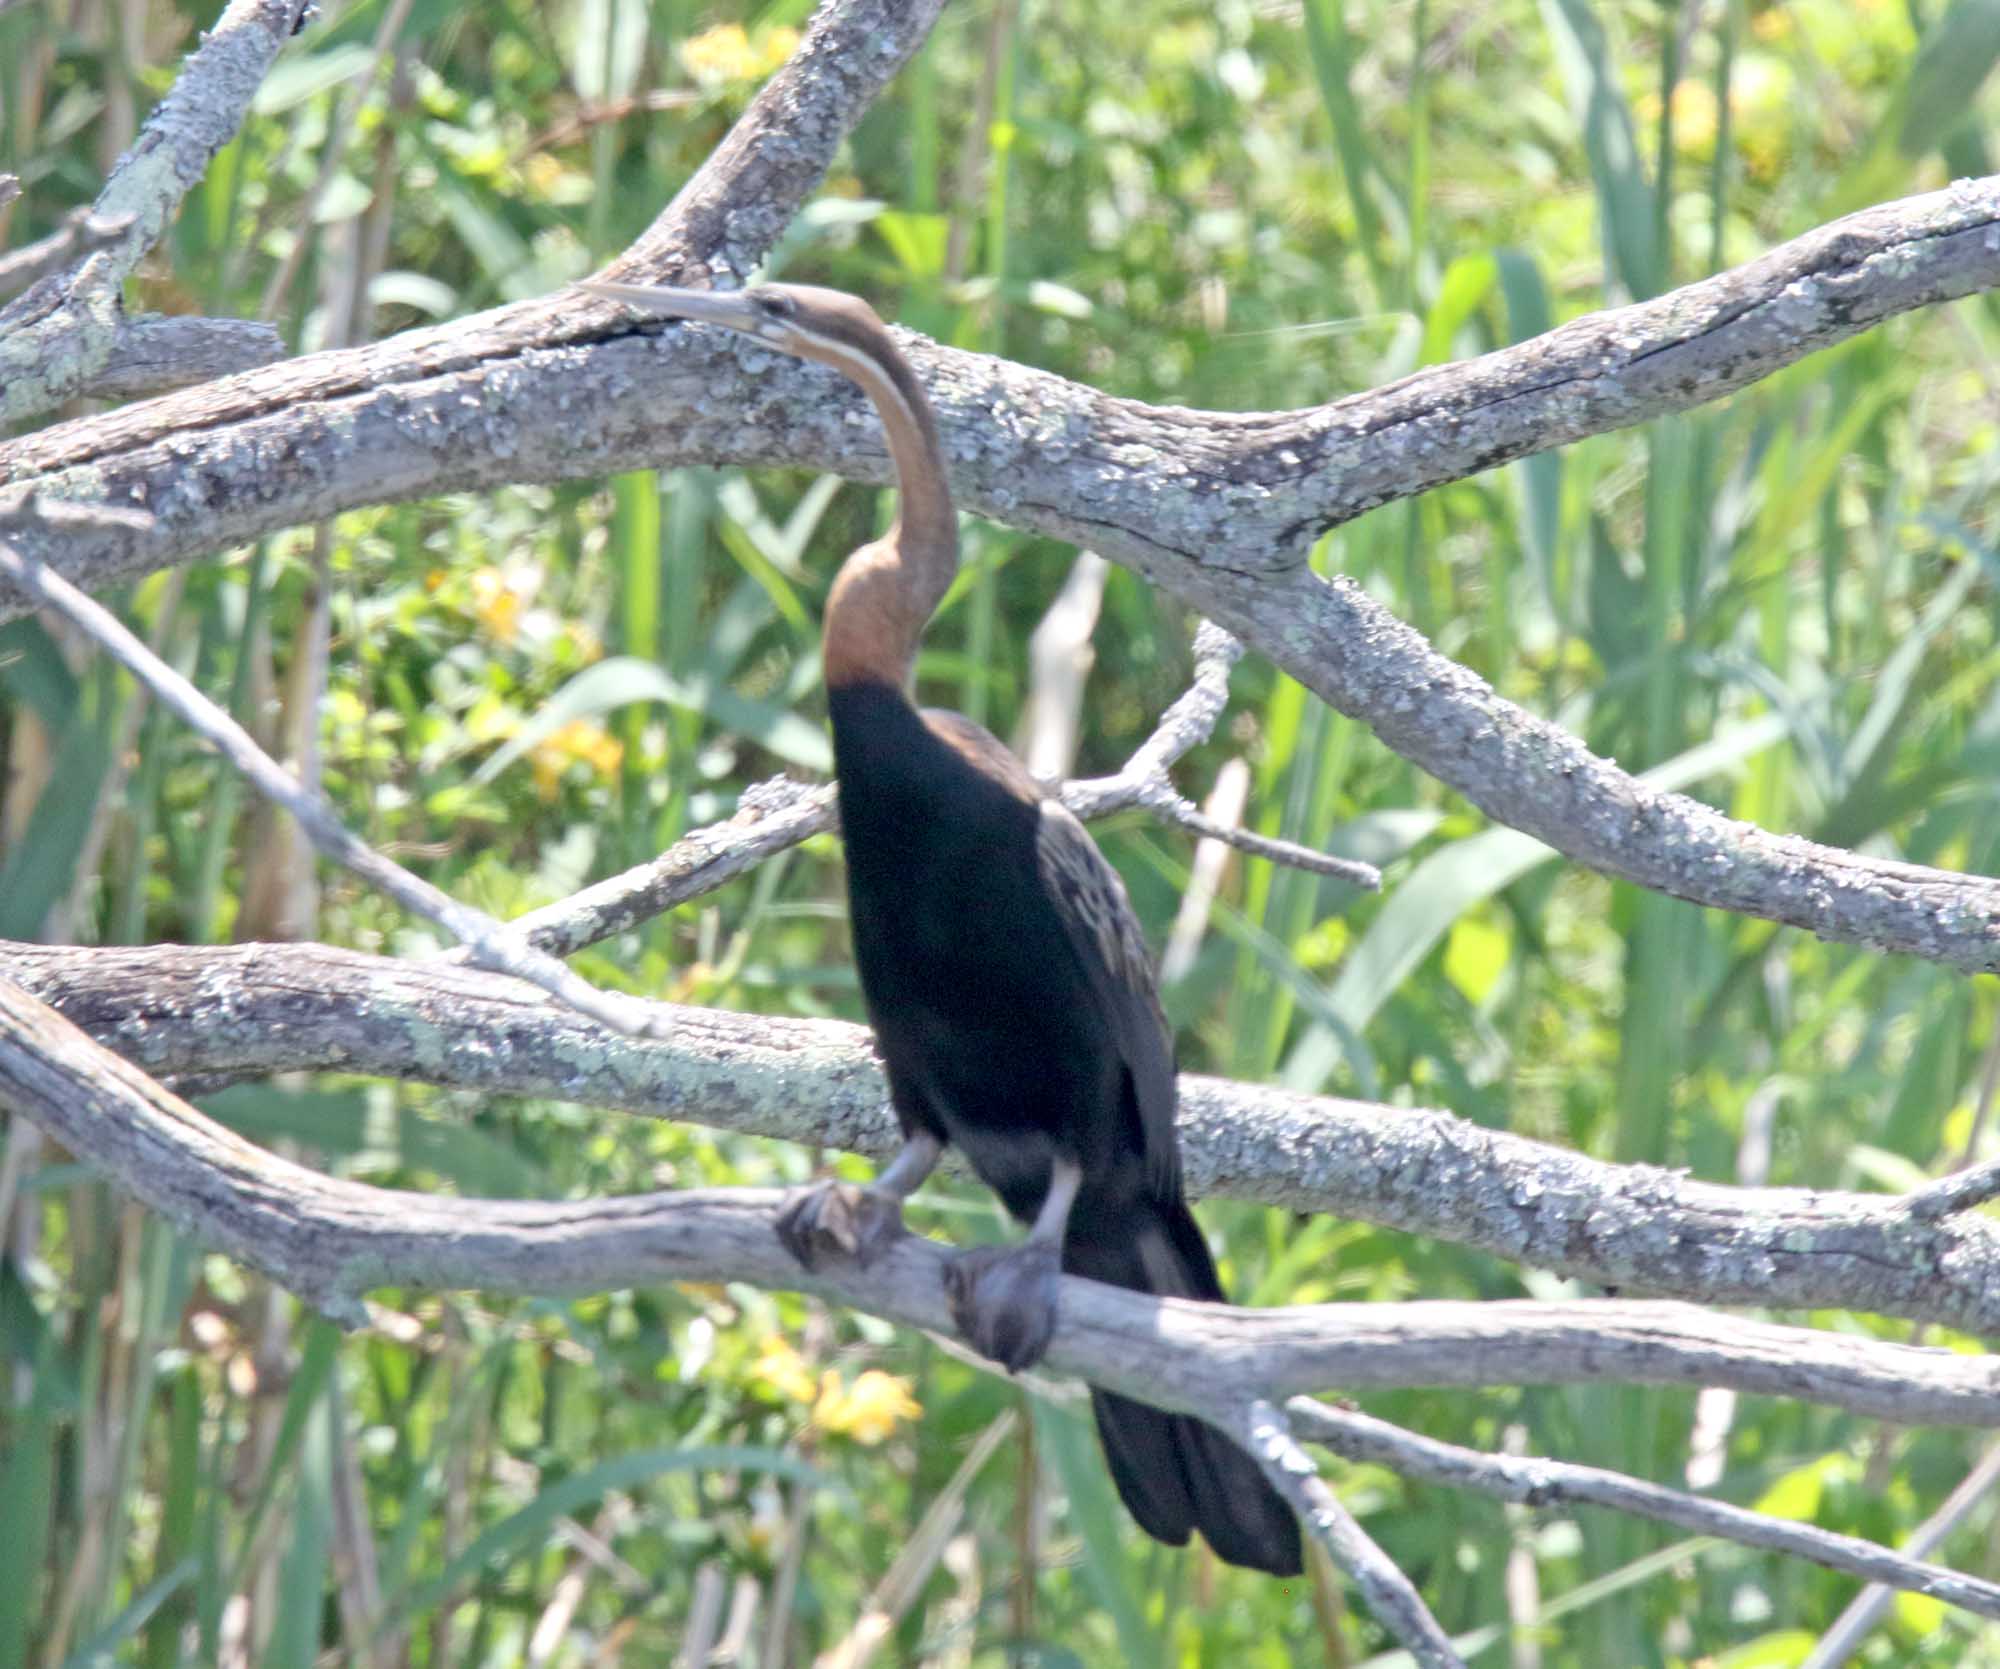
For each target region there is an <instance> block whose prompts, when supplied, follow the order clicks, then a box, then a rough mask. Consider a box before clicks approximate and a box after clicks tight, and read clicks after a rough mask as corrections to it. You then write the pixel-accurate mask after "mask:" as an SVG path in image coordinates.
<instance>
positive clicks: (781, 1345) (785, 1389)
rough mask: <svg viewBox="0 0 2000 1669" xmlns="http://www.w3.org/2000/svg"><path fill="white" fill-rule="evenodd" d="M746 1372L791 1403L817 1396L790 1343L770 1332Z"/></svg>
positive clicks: (799, 1356)
mask: <svg viewBox="0 0 2000 1669" xmlns="http://www.w3.org/2000/svg"><path fill="white" fill-rule="evenodd" d="M750 1372H751V1373H752V1374H753V1375H754V1376H755V1377H756V1378H758V1379H761V1380H763V1381H764V1383H765V1384H766V1385H768V1386H770V1387H771V1389H772V1390H774V1391H776V1392H777V1393H778V1394H779V1395H780V1396H783V1397H790V1398H791V1399H792V1401H793V1402H811V1401H812V1400H813V1398H814V1397H815V1396H817V1395H818V1393H819V1388H818V1387H817V1386H816V1385H814V1384H813V1376H812V1370H811V1369H810V1368H808V1367H807V1366H806V1363H805V1358H804V1357H803V1356H801V1355H800V1354H799V1353H798V1352H797V1351H796V1350H794V1349H793V1348H792V1342H791V1340H789V1339H787V1338H783V1337H781V1336H780V1335H778V1334H776V1333H773V1334H772V1335H771V1336H770V1337H769V1338H768V1339H766V1340H765V1341H764V1342H763V1344H762V1345H761V1346H759V1347H758V1355H757V1360H756V1362H755V1363H754V1364H753V1365H752V1366H751V1369H750Z"/></svg>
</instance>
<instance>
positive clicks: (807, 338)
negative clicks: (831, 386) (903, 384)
mask: <svg viewBox="0 0 2000 1669" xmlns="http://www.w3.org/2000/svg"><path fill="white" fill-rule="evenodd" d="M577 288H578V289H580V290H587V291H589V292H590V293H591V294H592V295H594V296H602V297H604V299H605V300H607V301H622V302H624V303H625V305H626V306H628V307H634V308H638V309H639V310H640V311H642V312H646V313H655V314H658V315H660V316H661V317H663V318H668V319H692V320H695V321H697V322H699V323H701V324H711V325H722V326H723V327H725V328H726V329H729V330H735V331H741V332H742V333H743V334H744V335H745V336H754V337H755V338H756V339H757V340H758V341H760V342H764V343H768V344H769V345H770V346H771V347H774V348H776V349H778V350H779V351H780V352H783V353H789V354H796V355H797V356H798V357H799V358H801V359H817V360H820V361H821V362H822V363H826V364H832V365H835V366H841V365H842V364H843V362H844V361H845V360H847V359H848V357H849V356H851V355H852V354H854V353H856V352H863V351H871V350H874V349H875V344H876V343H877V342H879V341H881V340H882V339H883V336H884V333H883V330H882V321H881V320H880V319H878V318H877V317H876V316H875V310H874V309H873V308H871V307H870V306H869V305H868V304H867V303H866V302H865V301H861V300H859V299H857V298H856V297H854V296H850V295H846V294H844V293H843V292H841V291H839V290H823V289H820V288H819V287H818V286H816V285H811V284H757V285H753V286H752V287H751V288H749V289H747V290H684V289H678V288H675V287H673V286H670V285H665V284H621V283H615V282H610V281H607V280H604V279H596V278H590V279H585V280H583V281H582V282H580V283H579V284H578V285H577ZM875 351H879V350H875Z"/></svg>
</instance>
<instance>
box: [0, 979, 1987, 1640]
mask: <svg viewBox="0 0 2000 1669" xmlns="http://www.w3.org/2000/svg"><path fill="white" fill-rule="evenodd" d="M0 1109H5V1110H7V1111H9V1112H11V1113H13V1114H15V1115H17V1116H23V1117H27V1118H30V1119H32V1120H34V1121H35V1122H36V1123H37V1124H38V1125H40V1126H41V1127H42V1128H43V1129H44V1130H45V1131H47V1132H48V1133H49V1134H50V1135H51V1136H53V1137H55V1138H56V1139H57V1140H58V1141H60V1142H62V1143H63V1145H64V1146H66V1147H67V1148H68V1149H69V1150H70V1151H71V1152H73V1153H76V1154H77V1155H79V1156H80V1157H82V1158H83V1159H85V1160H86V1161H88V1162H89V1163H90V1164H91V1165H93V1166H94V1167H95V1168H97V1169H98V1170H100V1171H101V1172H103V1173H104V1174H105V1175H107V1176H108V1177H109V1178H110V1179H111V1180H112V1181H114V1182H115V1183H116V1184H117V1185H118V1186H119V1187H120V1188H122V1189H123V1190H124V1191H126V1192H127V1193H129V1194H131V1195H132V1196H133V1197H134V1198H136V1199H138V1200H141V1201H142V1202H144V1203H145V1204H146V1205H148V1206H150V1207H151V1208H152V1209H153V1210H155V1211H157V1212H159V1213H160V1214H161V1215H162V1216H163V1217H165V1218H166V1219H167V1220H168V1221H170V1222H172V1223H174V1224H175V1225H176V1226H178V1227H179V1228H180V1229H182V1230H183V1231H184V1232H186V1233H188V1234H189V1235H191V1236H193V1237H194V1238H195V1239H197V1240H198V1241H200V1242H201V1243H203V1244H205V1245H209V1246H213V1247H215V1248H216V1249H218V1250H221V1251H223V1252H226V1253H228V1254H229V1255H231V1256H233V1257H236V1258H238V1259H240V1260H241V1261H243V1262H244V1263H246V1264H249V1265H250V1266H252V1267H254V1268H256V1269H259V1270H261V1271H262V1272H263V1273H265V1274H267V1275H269V1276H270V1277H271V1278H273V1279H274V1280H276V1281H278V1282H279V1283H281V1284H282V1285H284V1286H286V1287H289V1288H290V1289H292V1290H293V1291H295V1292H297V1293H299V1294H300V1295H301V1296H302V1297H304V1298H305V1299H307V1300H308V1301H309V1302H311V1303H313V1304H315V1305H316V1306H318V1307H319V1308H321V1309H322V1310H323V1311H325V1312H326V1313H327V1314H329V1315H331V1316H333V1317H335V1318H336V1319H339V1320H342V1321H345V1322H347V1323H349V1324H355V1325H358V1324H360V1323H362V1322H363V1321H365V1320H366V1318H367V1310H366V1308H365V1306H364V1305H363V1304H362V1302H361V1297H362V1295H363V1294H364V1293H366V1292H368V1291H369V1290H370V1289H371V1288H374V1287H377V1286H389V1285H393V1286H398V1287H428V1288H439V1287H444V1288H462V1287H471V1288H476V1289H479V1290H483V1291H489V1292H499V1293H509V1294H520V1295H526V1294H542V1295H552V1296H553V1295H562V1294H569V1293H578V1292H594V1291H601V1290H605V1289H607V1288H613V1287H624V1286H633V1287H640V1286H657V1285H661V1284H664V1283H666V1282H669V1281H677V1280H678V1281H717V1280H743V1281H749V1282H752V1283H754V1284H757V1285H761V1286H765V1287H772V1288H794V1289H798V1290H803V1291H808V1292H812V1293H814V1294H816V1295H818V1296H820V1297H823V1298H825V1299H828V1300H829V1301H832V1302H836V1303H840V1304H843V1305H847V1306H850V1307H853V1308H859V1309H866V1310H870V1311H873V1312H874V1313H876V1314H878V1315H882V1316H884V1317H887V1318H888V1319H890V1320H893V1321H896V1322H898V1323H900V1324H902V1325H904V1326H912V1327H921V1328H926V1329H929V1330H933V1331H947V1330H948V1329H949V1322H948V1310H947V1305H946V1301H945V1296H944V1285H943V1270H944V1267H945V1260H946V1257H947V1252H946V1250H945V1248H943V1247H941V1246H939V1245H937V1244H936V1243H934V1242H932V1241H929V1240H925V1239H922V1238H918V1237H914V1236H913V1237H909V1238H906V1239H905V1240H903V1241H901V1242H899V1243H898V1244H897V1245H895V1246H894V1247H893V1248H891V1249H890V1251H889V1252H888V1253H887V1254H886V1255H885V1256H883V1257H882V1258H881V1259H880V1260H879V1261H878V1262H876V1263H875V1264H873V1265H872V1266H871V1267H870V1268H869V1269H868V1270H866V1271H862V1270H859V1269H855V1268H832V1267H822V1268H820V1269H817V1270H813V1271H806V1270H803V1269H801V1268H800V1267H799V1266H798V1264H797V1263H795V1262H794V1261H793V1260H792V1258H791V1256H790V1254H789V1253H787V1252H786V1251H785V1250H784V1249H783V1247H782V1246H781V1245H780V1243H779V1241H778V1238H777V1236H776V1235H775V1234H774V1233H773V1232H772V1227H771V1222H772V1217H773V1215H774V1213H775V1211H776V1208H777V1206H778V1203H779V1201H780V1199H781V1197H782V1196H780V1195H779V1194H777V1193H775V1192H773V1191H770V1190H762V1189H716V1190H699V1189H697V1190H684V1191H680V1192H673V1193H663V1194H643V1195H634V1196H627V1197H623V1198H615V1199H608V1200H577V1201H539V1200H535V1201H528V1200H467V1199H450V1200H447V1199H438V1198H433V1197H431V1196H428V1195H421V1194H410V1193H404V1192H399V1191H395V1190H390V1189H382V1188H375V1187H371V1186H368V1185H367V1184H364V1183H358V1182H352V1181H348V1180H345V1179H341V1178H335V1177H328V1176H324V1175H321V1174H320V1173H318V1172H315V1171H312V1170H309V1169H307V1168H306V1167H304V1166H301V1165H297V1164H294V1163H292V1162H291V1161H289V1160H285V1159H281V1158H279V1157H277V1156H276V1155H273V1154H270V1153H267V1152H265V1151H264V1150H262V1149H260V1148H257V1147H255V1146H253V1145H252V1144H250V1143H248V1142H245V1141H243V1140H242V1139H240V1138H239V1137H237V1136H234V1135H233V1134H231V1133H230V1132H229V1131H227V1130H225V1129H223V1128H222V1127H221V1126H219V1125H217V1124H215V1123H214V1122H213V1121H212V1120H210V1119H208V1118H206V1117H204V1116H203V1115H202V1114H201V1113H199V1112H197V1111H195V1109H193V1108H192V1107H190V1106H188V1105H187V1104H186V1103H185V1102H183V1101H181V1100H180V1099H179V1098H178V1097H176V1096H174V1095H173V1094H171V1093H170V1092H168V1091H167V1090H165V1089H163V1088H162V1087H161V1086H160V1085H159V1084H157V1083H156V1082H154V1081H153V1080H152V1079H151V1078H149V1077H147V1076H146V1074H145V1073H143V1072H142V1071H140V1070H139V1069H138V1068H137V1067H135V1066H133V1065H131V1064H130V1063H129V1062H127V1061H125V1060H124V1059H122V1058H120V1057H118V1056H116V1055H113V1054H111V1053H110V1052H109V1051H107V1050H105V1049H103V1048H102V1047H100V1046H99V1045H98V1044H96V1043H94V1042H93V1041H92V1040H91V1039H90V1038H89V1037H87V1036H86V1035H85V1034H84V1033H83V1032H81V1031H79V1030H78V1029H77V1028H76V1027H74V1026H72V1025H71V1024H70V1023H69V1022H68V1021H66V1020H64V1019H63V1018H62V1017H61V1016H60V1015H59V1014H57V1013H55V1012H54V1011H53V1010H52V1009H50V1008H49V1007H47V1006H46V1005H44V1004H42V1003H40V1002H38V1001H37V1000H36V999H35V998H34V997H33V996H31V995H30V994H29V993H28V992H27V991H25V990H24V989H22V988H21V987H20V986H18V985H15V984H14V983H12V982H11V981H8V980H5V979H4V978H0ZM1061 1304H1062V1310H1061V1316H1060V1320H1059V1322H1058V1325H1057V1329H1056V1334H1055V1338H1054V1340H1053V1343H1052V1345H1051V1347H1050V1353H1049V1357H1048V1363H1047V1366H1048V1368H1049V1369H1050V1370H1051V1371H1053V1372H1056V1373H1064V1374H1072V1375H1075V1376H1077V1377H1080V1378H1084V1379H1088V1380H1090V1381H1092V1382H1093V1383H1095V1384H1100V1385H1103V1386H1105V1387H1107V1388H1109V1389H1112V1390H1116V1391H1121V1392H1123V1393H1125V1394H1127V1395H1130V1396H1137V1397H1140V1398H1142V1399H1144V1400H1145V1401H1147V1402H1150V1403H1153V1404H1155V1405H1156V1406H1159V1407H1162V1408H1169V1409H1175V1410H1180V1411H1183V1412H1186V1413H1190V1414H1195V1415H1198V1416H1200V1417H1201V1418H1204V1419H1209V1420H1214V1421H1217V1422H1218V1423H1220V1424H1222V1425H1223V1426H1224V1427H1225V1428H1227V1429H1230V1430H1232V1431H1234V1432H1236V1433H1237V1434H1238V1436H1239V1439H1243V1438H1248V1437H1250V1436H1251V1435H1252V1433H1251V1430H1250V1425H1251V1424H1252V1423H1254V1422H1252V1421H1251V1420H1250V1417H1249V1416H1248V1414H1247V1413H1246V1411H1247V1410H1251V1409H1252V1408H1253V1407H1254V1406H1255V1404H1256V1402H1257V1399H1259V1398H1260V1397H1261V1398H1265V1399H1267V1400H1268V1401H1270V1402H1276V1401H1278V1400H1281V1399H1283V1398H1285V1397H1288V1396H1291V1395H1293V1394H1296V1393H1301V1392H1306V1391H1310V1390H1312V1389H1314V1388H1316V1387H1319V1386H1322V1385H1327V1384H1341V1385H1345V1386H1348V1387H1352V1388H1357V1389H1359V1388H1368V1387H1380V1386H1413V1385H1454V1386H1470V1385H1484V1384H1496V1383H1505V1384H1516V1383H1519V1384H1573V1383H1581V1382H1584V1381H1589V1382H1593V1383H1601V1382H1605V1381H1612V1382H1620V1381H1624V1382H1631V1383H1641V1384H1673V1385H1724V1386H1729V1387H1733V1388H1735V1389H1738V1390H1743V1391H1753V1392H1760V1393H1765V1394H1771V1395H1783V1396H1791V1397H1796V1398H1800V1399H1803V1400H1807V1401H1813V1402H1819V1403H1824V1404H1827V1405H1829V1406H1833V1407H1839V1408H1846V1409H1851V1410H1853V1411H1854V1412H1857V1413H1862V1414H1868V1415H1873V1416H1875V1417H1878V1418H1883V1419H1890V1420H1896V1421H1899V1422H1902V1423H1936V1424H1967V1425H1989V1426H1991V1425H2000V1363H1995V1362H1994V1361H1992V1360H1991V1359H1989V1358H1983V1357H1971V1356H1962V1355H1959V1354H1957V1353H1954V1352H1951V1351H1945V1350H1931V1349H1918V1348H1914V1347H1911V1346H1908V1345H1895V1344H1886V1343H1882V1342H1879V1341H1876V1340H1873V1339H1869V1338H1865V1337H1858V1336H1848V1335H1836V1334H1830V1333H1821V1332H1815V1331H1812V1330H1809V1329H1805V1328H1795V1327H1780V1326H1774V1325H1771V1324H1769V1323H1765V1322H1757V1321H1747V1320H1741V1319H1737V1318H1730V1317H1723V1316H1717V1315H1713V1314H1709V1313H1706V1312H1704V1311H1702V1310H1699V1309H1696V1308H1694V1307H1692V1306H1688V1305H1680V1304H1668V1303H1641V1302H1611V1301H1604V1300H1597V1301H1584V1302H1577V1303H1536V1302H1501V1303H1489V1304H1479V1303H1412V1304H1329V1305H1317V1306H1302V1307H1294V1308H1290V1309H1274V1310H1248V1309H1232V1308H1231V1307H1229V1306H1227V1305H1211V1304H1197V1303H1191V1302H1188V1301H1186V1300H1182V1299H1157V1298H1151V1297H1148V1296H1145V1295H1142V1294H1138V1293H1133V1292H1127V1291H1124V1290H1122V1289H1119V1288H1115V1287H1107V1286H1101V1285H1099V1284H1097V1283H1096V1282H1091V1281H1081V1280H1076V1279H1073V1278H1066V1279H1065V1280H1064V1281H1063V1285H1062V1299H1061ZM1269 1423H1270V1422H1269V1421H1266V1422H1265V1424H1267V1425H1268V1424H1269ZM1267 1452H1269V1453H1271V1454H1273V1455H1274V1456H1275V1455H1277V1452H1278V1451H1277V1449H1276V1448H1273V1447H1271V1446H1270V1445H1268V1444H1267ZM1289 1452H1290V1451H1289V1450H1287V1451H1286V1453H1287V1454H1289ZM1280 1458H1282V1457H1280ZM1306 1493H1307V1494H1308V1495H1311V1492H1309V1491H1308V1492H1306ZM1314 1499H1316V1497H1314ZM1308 1504H1309V1505H1310V1503H1308ZM1320 1528H1326V1529H1330V1530H1337V1529H1338V1528H1339V1526H1338V1525H1337V1524H1335V1525H1331V1526H1328V1525H1322V1526H1320ZM1349 1552H1350V1553H1353V1554H1354V1555H1355V1557H1357V1558H1362V1556H1363V1554H1364V1553H1365V1549H1349ZM1363 1562H1364V1563H1365V1559H1364V1560H1363ZM1882 1572H1883V1574H1884V1575H1885V1576H1890V1577H1891V1578H1892V1579H1893V1578H1894V1577H1895V1576H1897V1575H1898V1574H1900V1573H1898V1572H1895V1571H1893V1570H1891V1569H1889V1568H1888V1567H1882ZM1940 1597H1948V1598H1951V1599H1953V1600H1954V1601H1955V1602H1956V1603H1959V1604H1964V1605H1967V1606H1970V1607H1972V1608H1974V1609H1978V1610H1982V1611H1985V1612H1987V1613H1988V1614H1989V1615H2000V1590H1996V1589H1993V1588H1992V1587H1991V1585H1987V1584H1980V1583H1977V1582H1973V1581H1970V1580H1965V1581H1961V1582H1960V1583H1959V1584H1957V1586H1956V1588H1955V1589H1954V1590H1953V1591H1952V1592H1950V1593H1947V1594H1941V1596H1940ZM1419 1609H1421V1608H1419ZM1437 1661H1440V1662H1443V1661H1449V1660H1448V1659H1444V1658H1440V1659H1438V1660H1437Z"/></svg>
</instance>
